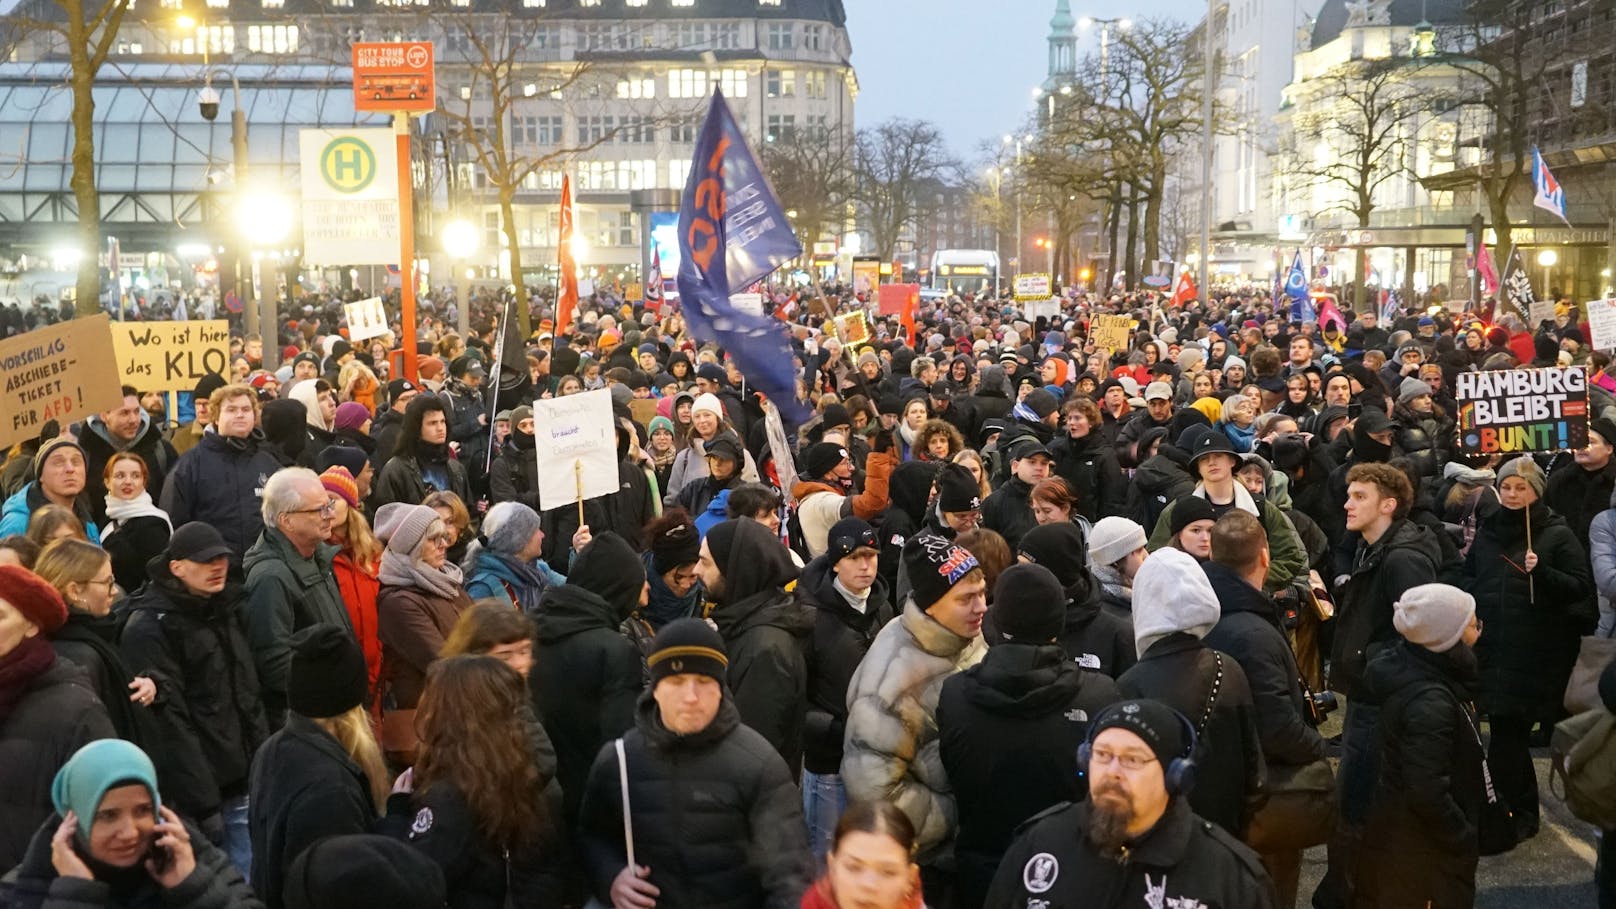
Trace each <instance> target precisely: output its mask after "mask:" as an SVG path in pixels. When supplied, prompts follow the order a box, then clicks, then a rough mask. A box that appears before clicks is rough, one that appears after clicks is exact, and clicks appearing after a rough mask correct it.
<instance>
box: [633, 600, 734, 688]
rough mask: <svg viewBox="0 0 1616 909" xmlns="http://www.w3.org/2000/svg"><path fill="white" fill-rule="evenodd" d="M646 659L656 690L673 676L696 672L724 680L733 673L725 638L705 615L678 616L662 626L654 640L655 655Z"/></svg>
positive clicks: (653, 649) (652, 644) (652, 642)
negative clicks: (730, 668) (725, 647)
mask: <svg viewBox="0 0 1616 909" xmlns="http://www.w3.org/2000/svg"><path fill="white" fill-rule="evenodd" d="M645 663H646V667H647V668H648V669H650V671H651V688H652V690H655V689H656V686H657V683H658V682H661V681H662V680H663V679H665V678H668V677H669V676H675V675H681V674H684V673H692V674H694V675H705V676H708V677H710V678H714V679H717V680H718V681H719V683H720V684H723V683H724V682H725V680H726V678H727V676H728V674H729V656H728V654H726V653H725V652H724V639H723V638H722V637H721V636H719V634H718V631H717V629H715V628H713V626H711V625H709V624H707V621H706V620H705V619H697V618H683V619H674V620H673V621H671V622H669V623H668V624H666V625H664V626H662V630H661V631H659V632H657V634H656V637H655V638H654V639H652V641H651V655H650V656H648V657H646V658H645Z"/></svg>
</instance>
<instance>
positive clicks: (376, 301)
mask: <svg viewBox="0 0 1616 909" xmlns="http://www.w3.org/2000/svg"><path fill="white" fill-rule="evenodd" d="M342 310H343V313H344V315H346V316H347V318H348V340H349V341H351V342H353V343H355V344H358V343H359V342H360V341H368V340H370V339H371V338H374V337H377V336H378V335H384V334H387V311H386V310H384V309H382V298H381V297H371V298H370V299H368V300H359V301H357V302H354V303H348V304H345V305H344V306H343V307H342Z"/></svg>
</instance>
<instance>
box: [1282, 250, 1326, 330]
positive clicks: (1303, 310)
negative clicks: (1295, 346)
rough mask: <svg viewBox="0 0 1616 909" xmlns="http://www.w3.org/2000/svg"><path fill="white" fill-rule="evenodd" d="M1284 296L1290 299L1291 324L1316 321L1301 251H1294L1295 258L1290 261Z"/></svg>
mask: <svg viewBox="0 0 1616 909" xmlns="http://www.w3.org/2000/svg"><path fill="white" fill-rule="evenodd" d="M1285 295H1286V296H1288V297H1290V298H1291V321H1292V322H1316V321H1318V312H1317V311H1316V310H1314V308H1313V298H1312V297H1311V296H1309V294H1308V292H1307V272H1306V271H1305V270H1304V269H1303V268H1302V251H1301V250H1297V251H1296V258H1294V259H1292V260H1291V270H1290V271H1289V272H1288V273H1286V275H1285Z"/></svg>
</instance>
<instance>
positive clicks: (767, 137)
mask: <svg viewBox="0 0 1616 909" xmlns="http://www.w3.org/2000/svg"><path fill="white" fill-rule="evenodd" d="M796 133H797V118H796V116H795V115H794V114H770V115H769V128H768V131H767V132H765V133H764V134H763V138H764V141H767V142H774V141H788V140H790V139H791V138H792V137H794V136H795V135H796Z"/></svg>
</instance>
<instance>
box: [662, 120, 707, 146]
mask: <svg viewBox="0 0 1616 909" xmlns="http://www.w3.org/2000/svg"><path fill="white" fill-rule="evenodd" d="M700 131H701V123H700V121H697V120H686V121H685V122H683V123H675V124H674V125H672V126H670V127H668V141H669V142H673V143H675V144H679V143H684V144H685V145H689V144H691V143H693V142H695V141H696V134H697V133H698V132H700Z"/></svg>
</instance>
